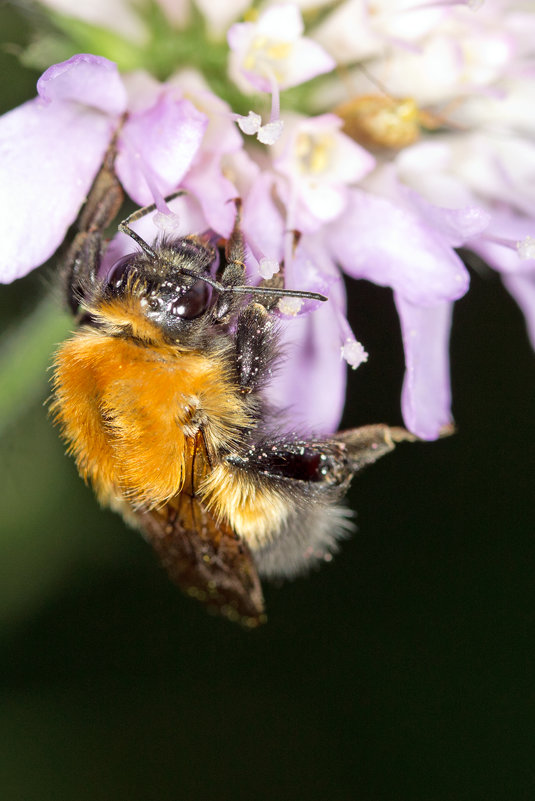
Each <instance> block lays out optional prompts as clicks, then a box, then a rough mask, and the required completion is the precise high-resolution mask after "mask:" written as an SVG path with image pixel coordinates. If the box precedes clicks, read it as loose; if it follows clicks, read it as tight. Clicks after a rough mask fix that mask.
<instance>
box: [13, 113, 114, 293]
mask: <svg viewBox="0 0 535 801" xmlns="http://www.w3.org/2000/svg"><path fill="white" fill-rule="evenodd" d="M112 134H113V124H112V122H111V120H110V118H109V117H106V116H105V115H104V114H101V113H100V112H98V111H95V110H94V109H90V108H87V107H84V106H82V105H79V104H76V103H63V102H60V101H56V102H54V103H52V104H49V105H44V104H43V103H42V102H41V101H40V100H38V99H36V100H30V101H29V102H28V103H25V104H24V105H23V106H19V108H16V109H14V110H13V111H11V112H9V113H8V114H5V115H4V116H3V117H0V165H1V166H0V173H1V179H0V219H1V220H2V221H3V223H2V231H1V236H0V238H1V241H2V251H1V256H0V259H1V261H0V281H2V282H4V283H8V282H10V281H13V280H14V279H15V278H20V277H21V276H23V275H26V273H28V272H29V271H30V270H31V269H33V268H34V267H37V266H38V265H39V264H42V263H43V262H44V261H46V259H48V258H49V257H50V256H52V254H53V253H54V251H55V250H56V249H57V247H58V246H59V245H60V244H61V242H62V241H63V239H64V237H65V234H66V232H67V229H68V227H69V226H70V225H71V223H73V222H74V220H75V219H76V217H77V215H78V211H79V209H80V206H81V205H82V203H83V201H84V200H85V197H86V195H87V192H88V190H89V188H90V186H91V184H92V182H93V179H94V177H95V175H96V173H97V171H98V169H99V167H100V165H101V163H102V159H103V156H104V153H105V151H106V148H107V146H108V144H109V141H110V139H111V136H112Z"/></svg>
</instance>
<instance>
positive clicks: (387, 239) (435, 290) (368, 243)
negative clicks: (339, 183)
mask: <svg viewBox="0 0 535 801" xmlns="http://www.w3.org/2000/svg"><path fill="white" fill-rule="evenodd" d="M349 192H350V195H351V199H350V202H349V204H348V209H347V211H346V212H345V213H344V214H343V215H342V216H341V217H340V218H339V219H338V220H336V221H335V222H334V223H333V224H332V226H331V229H330V230H331V235H330V241H331V242H332V250H333V254H334V256H335V258H336V259H337V260H338V261H339V262H340V264H341V265H342V267H343V269H344V270H345V271H346V272H347V273H348V274H349V275H351V276H353V277H354V278H367V279H368V280H369V281H372V282H373V283H375V284H379V285H381V286H390V287H392V288H393V289H394V290H395V291H396V292H399V293H400V294H401V295H403V297H404V298H406V299H407V300H408V301H411V302H412V303H416V304H422V305H428V304H435V303H438V302H440V301H442V300H455V299H457V298H460V297H461V296H462V295H464V293H465V292H466V290H467V289H468V283H469V277H468V272H467V270H466V268H465V266H464V264H463V263H462V261H461V260H460V258H459V257H458V256H457V254H456V253H455V252H454V251H453V250H452V248H451V247H449V246H448V245H447V244H446V243H445V242H444V241H443V238H441V236H440V235H439V233H438V232H435V231H434V229H433V228H432V227H431V226H427V224H426V221H425V219H424V218H420V217H418V216H417V214H416V213H411V212H410V211H409V210H408V209H407V208H402V207H400V206H398V205H394V204H393V203H391V202H390V201H389V200H386V199H385V198H382V197H378V196H376V195H372V194H369V193H366V192H363V191H361V190H358V189H351V190H349Z"/></svg>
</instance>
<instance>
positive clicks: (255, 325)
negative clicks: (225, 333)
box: [236, 303, 277, 392]
mask: <svg viewBox="0 0 535 801" xmlns="http://www.w3.org/2000/svg"><path fill="white" fill-rule="evenodd" d="M276 356H277V325H276V322H275V320H274V318H273V317H272V315H271V314H270V313H269V312H268V311H266V309H265V308H264V306H263V305H261V304H260V303H250V304H249V305H248V306H247V307H246V308H245V309H243V311H241V312H240V314H239V316H238V322H237V326H236V367H237V369H238V380H239V384H240V387H242V389H244V390H246V391H247V392H252V391H253V390H256V389H258V387H259V385H260V384H261V383H262V382H263V381H264V382H265V380H266V377H269V367H270V365H271V363H272V362H273V361H274V360H275V358H276Z"/></svg>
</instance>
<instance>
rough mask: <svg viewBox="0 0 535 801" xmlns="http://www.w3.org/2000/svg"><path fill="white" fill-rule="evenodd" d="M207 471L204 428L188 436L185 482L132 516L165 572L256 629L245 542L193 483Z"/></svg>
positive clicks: (255, 595) (258, 603)
mask: <svg viewBox="0 0 535 801" xmlns="http://www.w3.org/2000/svg"><path fill="white" fill-rule="evenodd" d="M210 470H211V467H210V462H209V458H208V454H207V451H206V446H205V443H204V438H203V436H202V433H198V434H197V435H196V437H195V438H189V439H188V441H187V455H186V482H185V485H184V489H183V490H182V492H181V494H180V495H179V496H178V497H177V498H174V499H172V500H171V501H170V502H169V503H167V504H166V505H165V506H164V507H162V508H159V509H154V510H150V511H145V512H137V513H136V517H137V521H138V523H139V525H140V526H141V528H142V529H143V531H144V533H145V536H146V538H147V539H148V541H149V542H150V543H151V545H152V546H153V548H154V550H155V551H156V553H157V554H158V557H159V559H160V561H161V563H162V565H163V567H164V568H165V569H166V570H167V572H168V574H169V577H170V578H171V580H172V581H174V582H175V583H176V584H178V586H179V587H180V588H181V589H182V590H183V591H184V592H185V593H186V595H189V596H190V597H192V598H196V599H197V600H199V601H201V602H202V603H203V604H205V605H206V606H207V608H208V610H209V611H213V612H216V613H218V614H221V615H223V616H224V617H227V618H228V619H229V620H233V621H236V622H239V623H242V624H243V625H244V626H247V627H249V628H254V627H256V626H258V625H259V624H261V623H263V622H264V621H265V619H266V618H265V615H264V599H263V596H262V588H261V585H260V580H259V578H258V573H257V571H256V567H255V565H254V562H253V559H252V557H251V553H250V551H249V548H248V546H247V545H246V543H244V542H243V541H242V540H240V539H239V538H238V536H237V535H236V534H235V532H234V531H233V530H232V529H231V528H230V527H229V526H228V525H227V524H226V523H224V522H222V521H218V520H216V519H215V518H214V516H213V515H212V514H211V513H210V512H209V511H208V510H207V509H206V508H205V507H204V506H203V505H202V504H201V503H200V501H199V499H198V498H197V496H196V488H197V487H198V486H199V484H200V482H201V480H202V479H203V478H204V476H205V475H206V474H207V472H209V471H210Z"/></svg>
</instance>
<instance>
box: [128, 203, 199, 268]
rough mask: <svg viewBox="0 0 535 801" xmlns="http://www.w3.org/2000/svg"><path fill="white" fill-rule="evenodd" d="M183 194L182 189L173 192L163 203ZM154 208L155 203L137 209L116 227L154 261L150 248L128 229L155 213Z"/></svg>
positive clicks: (154, 254) (155, 257)
mask: <svg viewBox="0 0 535 801" xmlns="http://www.w3.org/2000/svg"><path fill="white" fill-rule="evenodd" d="M185 194H186V192H184V191H183V190H182V189H179V190H178V191H177V192H173V193H172V194H171V195H168V196H167V197H166V198H165V202H166V203H168V202H169V201H170V200H173V199H174V198H175V197H180V196H181V195H185ZM156 208H157V206H156V203H151V204H150V206H143V208H142V209H138V210H137V211H134V212H133V213H132V214H129V215H128V217H127V218H126V220H123V221H122V222H121V223H119V226H118V227H119V231H120V232H121V233H122V234H127V235H128V236H129V237H131V239H133V240H134V242H137V244H138V245H139V246H140V248H141V249H142V250H143V251H145V253H146V254H147V256H150V257H151V259H155V260H156V259H157V258H158V256H157V255H156V253H155V252H154V250H153V249H152V248H151V246H150V245H148V244H147V243H146V242H145V240H144V239H142V238H141V237H140V235H139V234H136V232H135V231H133V230H132V229H131V228H130V227H129V224H130V223H133V222H135V221H136V220H140V219H141V218H142V217H145V216H146V215H147V214H150V213H151V212H153V211H156Z"/></svg>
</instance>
